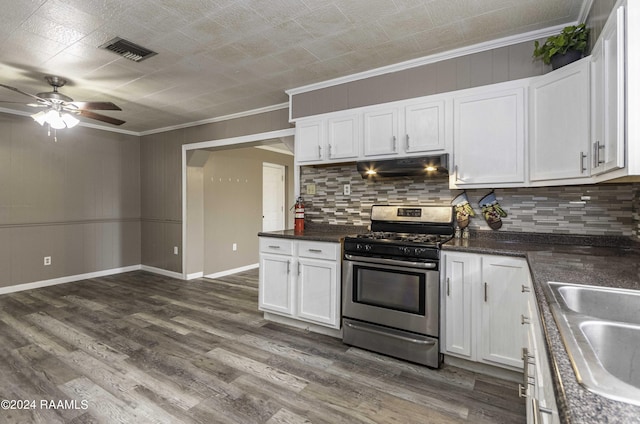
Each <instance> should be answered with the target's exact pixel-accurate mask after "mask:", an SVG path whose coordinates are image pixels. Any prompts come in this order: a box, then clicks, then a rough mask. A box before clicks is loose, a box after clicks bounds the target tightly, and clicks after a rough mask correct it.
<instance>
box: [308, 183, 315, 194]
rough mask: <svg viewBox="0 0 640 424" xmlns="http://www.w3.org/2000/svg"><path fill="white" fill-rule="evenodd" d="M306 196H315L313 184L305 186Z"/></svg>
mask: <svg viewBox="0 0 640 424" xmlns="http://www.w3.org/2000/svg"><path fill="white" fill-rule="evenodd" d="M307 194H316V185H315V184H307Z"/></svg>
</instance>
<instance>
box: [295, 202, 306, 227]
mask: <svg viewBox="0 0 640 424" xmlns="http://www.w3.org/2000/svg"><path fill="white" fill-rule="evenodd" d="M294 216H295V221H294V226H293V230H294V231H295V232H298V233H301V232H303V231H304V203H302V197H298V199H297V200H296V204H295V215H294Z"/></svg>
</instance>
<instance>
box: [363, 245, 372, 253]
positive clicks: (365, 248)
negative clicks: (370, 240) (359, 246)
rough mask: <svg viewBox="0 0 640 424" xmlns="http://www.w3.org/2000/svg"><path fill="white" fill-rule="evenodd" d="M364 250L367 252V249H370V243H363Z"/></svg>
mask: <svg viewBox="0 0 640 424" xmlns="http://www.w3.org/2000/svg"><path fill="white" fill-rule="evenodd" d="M364 250H366V251H367V252H368V251H369V250H371V245H370V244H365V245H364Z"/></svg>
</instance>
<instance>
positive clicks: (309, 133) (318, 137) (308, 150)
mask: <svg viewBox="0 0 640 424" xmlns="http://www.w3.org/2000/svg"><path fill="white" fill-rule="evenodd" d="M324 126H325V121H324V120H323V119H311V120H300V121H298V122H296V135H295V137H296V138H295V157H296V160H297V161H298V162H317V161H321V160H322V159H323V157H324V155H325V152H324V151H323V148H324V145H325V128H324Z"/></svg>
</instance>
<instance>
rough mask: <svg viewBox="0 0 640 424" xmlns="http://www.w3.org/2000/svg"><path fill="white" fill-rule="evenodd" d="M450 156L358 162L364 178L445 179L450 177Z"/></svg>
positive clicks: (357, 164)
mask: <svg viewBox="0 0 640 424" xmlns="http://www.w3.org/2000/svg"><path fill="white" fill-rule="evenodd" d="M448 165H449V155H448V154H446V153H445V154H442V155H436V156H417V157H409V158H398V159H388V160H371V161H361V162H357V163H356V166H357V168H358V172H359V173H360V175H362V178H385V177H412V176H424V177H428V178H443V177H446V176H448V175H449V170H448Z"/></svg>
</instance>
